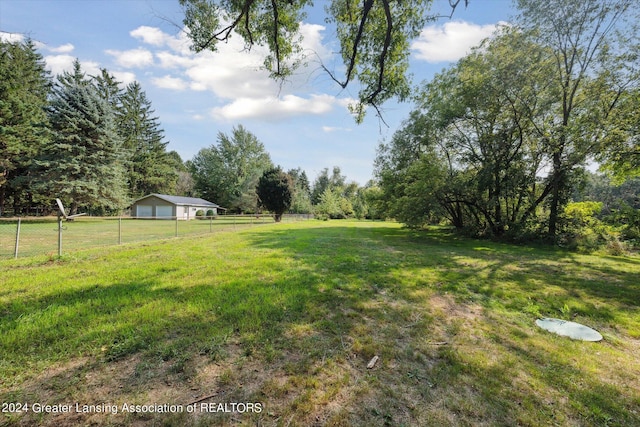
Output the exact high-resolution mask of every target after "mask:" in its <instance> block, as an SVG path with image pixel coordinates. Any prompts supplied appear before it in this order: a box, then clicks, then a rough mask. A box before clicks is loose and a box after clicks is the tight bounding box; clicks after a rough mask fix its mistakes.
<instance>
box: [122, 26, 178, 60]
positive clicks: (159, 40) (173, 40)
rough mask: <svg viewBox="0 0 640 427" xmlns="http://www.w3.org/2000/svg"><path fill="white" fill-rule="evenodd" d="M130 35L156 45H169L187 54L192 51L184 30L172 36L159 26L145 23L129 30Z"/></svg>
mask: <svg viewBox="0 0 640 427" xmlns="http://www.w3.org/2000/svg"><path fill="white" fill-rule="evenodd" d="M129 35H131V37H134V38H136V39H138V40H142V42H143V43H146V44H150V45H152V46H155V47H163V46H168V47H170V48H171V49H173V50H174V51H176V52H181V53H182V54H185V55H186V54H188V53H189V52H190V49H189V38H188V36H187V34H186V33H185V32H184V31H183V32H181V33H180V34H179V35H178V36H172V35H170V34H167V33H165V32H164V31H162V30H160V29H159V28H155V27H147V26H146V25H143V26H141V27H138V28H136V29H135V30H133V31H131V32H129Z"/></svg>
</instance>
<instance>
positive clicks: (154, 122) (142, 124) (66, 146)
mask: <svg viewBox="0 0 640 427" xmlns="http://www.w3.org/2000/svg"><path fill="white" fill-rule="evenodd" d="M167 144H168V141H166V140H165V137H164V132H163V130H162V128H161V125H160V121H159V118H158V117H157V116H155V115H154V110H153V108H152V106H151V102H150V100H149V99H148V98H147V96H146V93H145V92H144V90H143V89H142V87H141V86H140V84H139V83H138V82H133V83H130V84H128V85H123V84H122V83H121V82H119V81H117V79H116V78H115V77H114V76H113V75H112V74H111V73H109V71H108V70H106V69H101V70H100V73H99V74H98V75H96V76H89V75H87V74H86V73H85V72H84V71H83V70H82V67H81V65H80V63H79V61H77V60H76V61H75V63H74V65H73V70H72V71H70V72H63V73H62V74H61V75H58V76H55V78H54V77H52V76H51V75H50V73H49V72H48V71H47V70H46V69H45V64H44V60H43V58H42V56H41V55H40V54H39V53H38V52H37V51H36V48H35V46H34V44H33V43H32V42H31V41H26V42H24V43H22V42H7V41H0V215H3V214H7V213H8V212H10V213H13V214H15V215H30V214H36V213H40V214H42V213H44V214H46V213H48V211H50V210H51V208H52V207H53V204H52V200H53V199H54V198H56V197H58V198H60V199H61V200H62V201H63V202H64V204H65V206H68V207H69V209H70V211H71V212H70V213H72V214H73V213H76V212H78V211H79V210H82V211H83V212H89V213H92V214H96V215H110V214H119V213H121V212H122V211H123V210H124V209H126V208H127V207H128V206H129V205H130V203H131V202H132V201H133V200H135V199H137V198H140V197H142V196H144V195H146V194H150V193H164V194H175V195H183V196H197V197H202V198H205V199H207V200H210V201H213V202H215V203H217V204H219V205H220V206H223V207H225V208H227V209H228V212H232V213H257V212H261V211H263V210H264V209H268V210H271V211H279V212H280V214H281V213H283V212H294V213H312V212H316V213H318V214H319V215H321V216H325V217H327V218H329V217H330V218H347V217H356V216H357V217H372V216H377V215H378V214H376V212H375V209H374V208H373V207H372V206H373V202H372V200H373V198H372V194H373V193H374V192H375V191H376V190H375V188H373V186H372V184H368V186H366V187H363V188H360V187H359V185H358V184H356V183H355V182H349V183H347V181H346V177H344V176H343V175H342V174H341V171H340V168H338V167H334V168H333V171H332V174H330V173H329V169H328V168H325V169H324V170H323V171H321V172H320V174H319V175H318V177H317V178H316V180H315V181H314V182H313V183H311V182H310V181H309V178H308V177H307V174H306V172H305V171H304V170H302V169H301V168H297V169H291V170H289V171H287V172H283V171H282V170H281V169H280V168H275V167H274V165H273V162H272V161H271V158H270V156H269V154H268V153H267V152H266V150H265V147H264V145H263V144H262V143H261V142H260V141H259V140H258V138H257V137H256V136H255V135H254V134H252V133H251V132H250V131H248V130H247V129H246V128H244V127H243V126H241V125H239V126H237V127H234V128H233V130H232V131H231V133H230V134H228V135H227V134H224V133H222V132H220V133H219V134H218V137H217V141H216V142H215V143H214V144H212V145H211V146H210V147H206V148H203V149H201V150H200V151H199V152H198V154H197V155H195V156H194V158H193V159H191V160H188V161H186V162H183V161H182V159H181V158H180V156H179V154H178V153H176V152H175V151H167ZM263 175H265V177H264V179H263V180H262V183H263V186H262V187H263V189H264V188H265V185H267V183H269V186H271V187H273V185H275V184H274V182H276V181H278V180H279V181H280V184H281V185H282V183H284V184H286V185H285V187H286V188H284V187H282V186H281V189H280V190H279V191H280V193H279V196H278V197H277V198H276V199H279V200H278V203H280V205H278V204H275V205H274V204H273V200H272V201H271V202H270V201H268V200H269V199H273V197H268V196H267V195H266V194H262V196H263V197H262V198H260V197H259V192H258V187H259V184H260V180H261V178H263ZM269 177H270V178H269ZM267 178H269V179H267ZM276 187H277V186H276ZM274 188H275V187H274ZM274 188H271V190H274ZM265 191H266V190H265ZM274 191H275V190H274ZM283 203H284V204H283ZM268 207H271V209H269V208H268ZM36 209H38V211H36Z"/></svg>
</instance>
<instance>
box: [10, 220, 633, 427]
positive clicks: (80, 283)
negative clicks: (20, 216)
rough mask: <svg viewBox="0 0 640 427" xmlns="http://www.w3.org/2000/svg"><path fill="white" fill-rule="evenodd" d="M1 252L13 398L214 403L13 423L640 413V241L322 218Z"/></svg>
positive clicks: (514, 419) (505, 421)
mask: <svg viewBox="0 0 640 427" xmlns="http://www.w3.org/2000/svg"><path fill="white" fill-rule="evenodd" d="M0 269H2V273H0V274H1V276H0V282H1V285H0V314H1V316H2V317H1V320H0V354H1V359H0V400H1V401H2V402H24V403H29V404H33V403H43V404H49V405H56V404H75V403H79V404H80V405H85V404H86V405H99V404H108V405H116V406H121V405H123V404H125V403H126V404H129V405H131V404H140V405H153V404H156V405H163V404H171V405H183V406H184V407H187V405H189V404H191V403H196V407H197V409H198V410H197V411H195V412H194V413H187V412H186V411H185V412H173V413H122V412H119V413H117V414H113V413H96V412H92V413H75V412H73V413H66V414H65V413H63V414H56V413H39V414H36V413H33V411H30V412H28V413H3V414H2V417H3V418H0V424H2V423H4V424H6V425H21V426H23V425H24V426H31V425H47V426H48V425H51V426H54V425H55V426H67V425H68V426H72V425H111V426H124V425H165V426H183V425H186V426H190V425H191V426H205V425H261V426H269V425H282V426H287V425H290V426H309V425H342V426H352V425H353V426H374V425H376V426H377V425H389V426H402V425H405V426H447V425H450V426H464V425H468V426H478V425H486V426H494V425H523V426H540V425H560V426H567V425H568V426H572V425H575V426H582V425H597V426H602V425H618V426H634V425H640V310H638V308H639V305H640V281H639V279H640V259H638V258H637V257H626V258H625V257H607V256H590V255H579V254H573V253H567V252H563V251H557V250H553V249H549V248H527V247H519V246H512V245H506V244H498V243H491V242H487V241H478V240H471V239H464V238H460V237H457V236H455V235H454V234H451V233H449V232H448V231H447V230H443V229H433V230H428V231H420V232H416V231H410V230H405V229H402V228H400V227H399V226H398V225H396V224H393V223H383V222H377V223H374V222H348V221H329V222H319V221H305V222H299V223H289V224H275V225H265V226H261V227H254V228H251V229H246V230H242V231H238V232H235V233H233V232H224V233H216V234H213V235H206V236H202V237H192V238H184V239H171V240H166V241H162V242H154V243H151V244H149V243H147V244H132V245H125V246H121V247H113V248H106V249H102V251H101V252H98V251H84V252H78V253H75V254H73V255H67V256H65V257H63V258H62V259H59V260H57V259H50V258H45V257H40V258H30V259H23V260H18V261H6V262H1V263H0ZM540 316H548V317H559V318H564V319H571V320H574V321H577V322H580V323H583V324H586V325H588V326H591V327H593V328H595V329H597V330H598V331H600V332H601V333H602V335H603V336H604V340H603V341H602V342H599V343H589V342H581V341H573V340H570V339H566V338H562V337H559V336H556V335H553V334H550V333H548V332H546V331H543V330H541V329H539V328H537V327H536V326H535V324H534V321H535V319H536V318H538V317H540ZM374 356H378V358H379V359H378V361H377V363H376V364H375V366H373V367H372V368H371V369H368V368H367V364H368V363H369V361H370V360H371V359H372V358H373V357H374ZM249 402H252V403H260V407H261V409H262V410H261V411H260V412H257V411H254V412H250V411H243V412H235V413H233V412H224V413H220V412H218V413H206V412H203V411H201V410H200V406H199V405H200V404H202V403H216V404H217V403H228V404H232V403H236V404H237V403H249Z"/></svg>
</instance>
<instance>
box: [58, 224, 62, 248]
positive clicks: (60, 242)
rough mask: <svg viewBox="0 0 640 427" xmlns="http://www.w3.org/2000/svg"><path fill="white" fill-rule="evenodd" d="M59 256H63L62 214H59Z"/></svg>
mask: <svg viewBox="0 0 640 427" xmlns="http://www.w3.org/2000/svg"><path fill="white" fill-rule="evenodd" d="M58 256H59V257H61V256H62V216H61V215H58Z"/></svg>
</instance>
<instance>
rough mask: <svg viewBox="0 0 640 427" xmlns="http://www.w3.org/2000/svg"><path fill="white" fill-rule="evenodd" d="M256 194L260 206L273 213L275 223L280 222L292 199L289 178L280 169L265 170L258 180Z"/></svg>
mask: <svg viewBox="0 0 640 427" xmlns="http://www.w3.org/2000/svg"><path fill="white" fill-rule="evenodd" d="M256 192H257V194H258V200H259V203H260V206H262V207H264V208H265V209H267V210H269V211H271V212H273V214H274V218H275V220H276V222H280V220H281V219H282V214H284V213H285V212H286V211H287V209H289V207H290V206H291V201H292V199H293V182H292V180H291V177H290V176H289V175H288V174H286V173H285V172H283V171H282V169H281V168H280V167H277V168H271V169H267V170H266V171H265V172H264V173H263V174H262V176H261V177H260V179H259V180H258V186H257V188H256Z"/></svg>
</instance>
